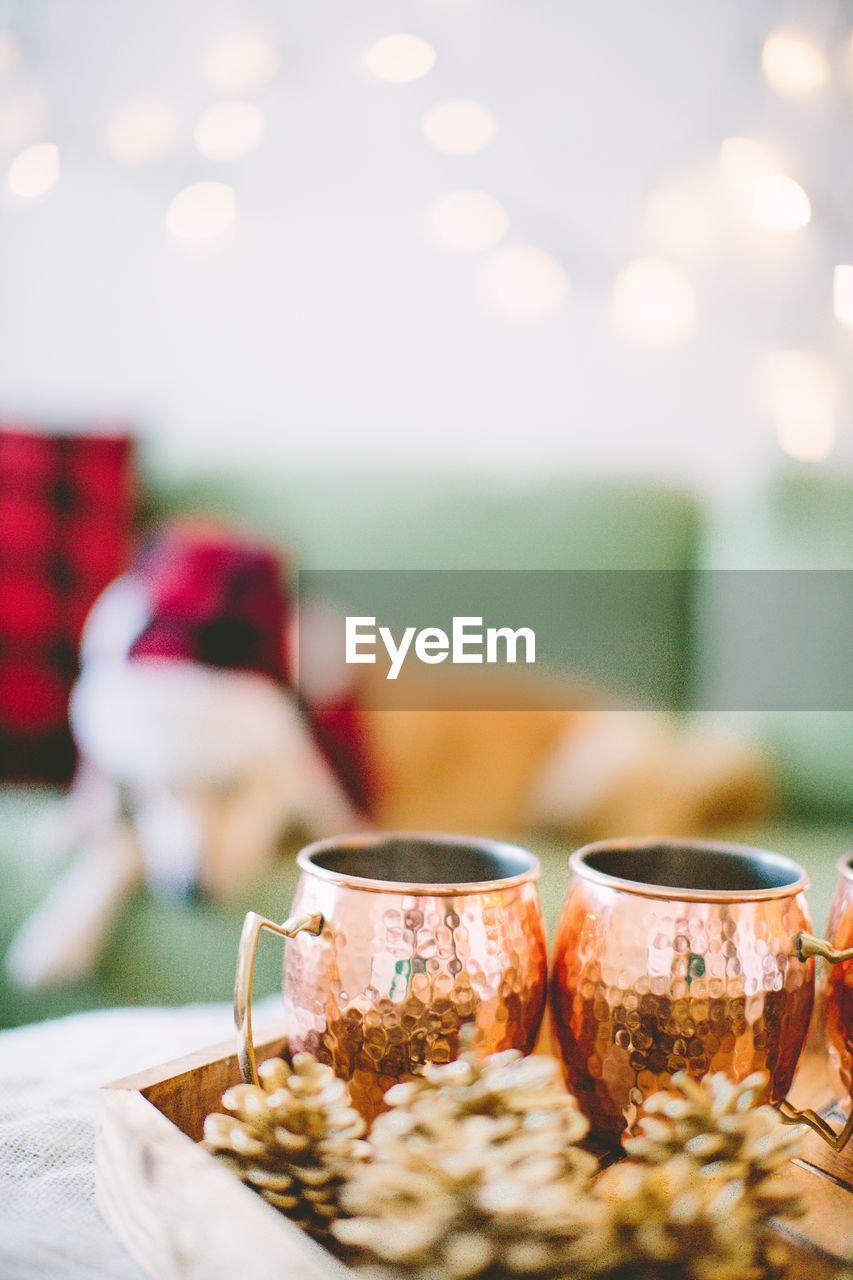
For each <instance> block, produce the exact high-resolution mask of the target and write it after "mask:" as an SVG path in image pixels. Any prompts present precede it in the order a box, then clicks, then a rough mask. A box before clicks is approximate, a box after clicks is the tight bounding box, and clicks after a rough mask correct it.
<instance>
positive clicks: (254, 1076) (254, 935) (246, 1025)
mask: <svg viewBox="0 0 853 1280" xmlns="http://www.w3.org/2000/svg"><path fill="white" fill-rule="evenodd" d="M324 923H325V921H324V919H323V916H322V914H321V913H320V912H319V911H314V912H311V913H310V914H307V915H302V916H290V918H289V919H287V920H285V922H284V924H276V923H275V921H273V920H267V919H265V918H264V916H259V915H258V914H257V912H256V911H249V912H248V913H247V915H246V919H245V920H244V921H243V932H242V933H241V935H240V949H239V951H238V953H237V976H236V978H235V980H234V1025H235V1027H236V1028H237V1057H238V1059H239V1062H240V1074H241V1075H242V1077H243V1079H244V1080H245V1082H246V1084H257V1083H258V1065H257V1062H256V1060H255V1042H254V1040H253V1038H252V991H253V988H254V985H255V962H256V961H257V958H258V943H259V942H260V940H261V932H262V931H263V930H264V929H268V930H269V931H270V933H277V934H278V935H279V937H281V938H293V937H295V936H296V934H297V933H310V934H312V935H313V936H314V937H315V938H316V937H317V935H318V934H320V933H322V932H323V925H324Z"/></svg>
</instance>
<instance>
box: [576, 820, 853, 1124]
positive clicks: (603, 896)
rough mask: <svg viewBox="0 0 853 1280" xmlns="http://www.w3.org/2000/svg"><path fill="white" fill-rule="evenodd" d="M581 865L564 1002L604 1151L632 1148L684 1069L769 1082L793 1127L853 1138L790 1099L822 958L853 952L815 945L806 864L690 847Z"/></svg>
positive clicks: (646, 849) (597, 848)
mask: <svg viewBox="0 0 853 1280" xmlns="http://www.w3.org/2000/svg"><path fill="white" fill-rule="evenodd" d="M570 866H571V868H572V871H573V873H574V878H573V880H572V884H571V886H570V888H569V892H568V896H567V898H566V901H565V903H564V906H563V911H562V915H561V918H560V923H559V927H558V931H557V937H556V944H555V951H554V957H553V965H552V977H551V1003H552V1009H553V1014H554V1022H555V1028H556V1032H557V1036H558V1039H559V1043H560V1047H561V1051H562V1055H563V1061H564V1064H565V1068H566V1074H567V1080H568V1085H569V1088H570V1089H571V1091H572V1092H573V1093H574V1094H575V1095H576V1097H577V1099H578V1102H579V1104H580V1106H581V1108H582V1109H583V1111H584V1112H585V1113H586V1115H587V1117H588V1118H589V1120H590V1124H591V1127H592V1131H593V1133H594V1134H595V1135H596V1136H597V1137H598V1138H600V1139H602V1140H603V1141H605V1142H610V1143H615V1142H618V1141H619V1139H620V1137H621V1134H622V1132H623V1131H624V1130H626V1129H627V1130H628V1131H630V1130H631V1128H632V1126H633V1125H634V1123H635V1121H636V1119H637V1117H638V1114H639V1113H640V1111H641V1108H642V1105H643V1102H644V1101H645V1099H646V1098H647V1097H648V1096H649V1095H650V1094H652V1093H654V1092H655V1091H656V1090H658V1089H662V1088H666V1087H667V1085H668V1084H669V1082H670V1080H671V1078H672V1076H673V1075H674V1074H675V1073H676V1072H678V1071H684V1070H686V1071H687V1072H689V1074H690V1075H692V1076H694V1077H696V1078H697V1079H700V1078H701V1077H702V1076H704V1075H706V1074H707V1073H708V1072H714V1071H723V1072H725V1073H726V1074H727V1075H728V1076H730V1077H731V1078H732V1079H734V1080H742V1079H744V1077H746V1076H748V1075H749V1074H750V1073H751V1072H753V1071H756V1070H759V1069H764V1070H766V1071H767V1072H768V1075H769V1088H768V1095H769V1101H771V1102H773V1103H777V1104H781V1111H782V1115H783V1118H784V1119H786V1120H788V1121H790V1122H791V1123H806V1124H809V1125H810V1126H811V1127H812V1128H814V1129H816V1130H817V1131H818V1132H819V1133H821V1135H822V1136H823V1137H824V1138H826V1139H827V1140H833V1141H834V1144H835V1145H840V1144H841V1143H842V1142H844V1141H846V1137H845V1135H843V1134H842V1135H835V1134H833V1133H832V1131H831V1130H830V1129H829V1128H828V1126H827V1125H826V1122H825V1121H824V1120H822V1119H821V1117H819V1116H817V1115H815V1113H814V1112H813V1111H806V1112H798V1111H796V1110H795V1109H794V1108H793V1107H792V1106H791V1104H790V1103H787V1102H784V1101H783V1099H784V1098H785V1096H786V1094H787V1092H788V1089H789V1087H790V1084H791V1080H792V1078H793V1075H794V1070H795V1068H796V1066H797V1062H798V1060H799V1057H800V1054H801V1052H802V1048H803V1045H804V1043H805V1039H806V1034H807V1031H808V1026H809V1018H810V1015H811V1011H812V1005H813V1002H814V959H813V957H814V956H816V955H821V956H824V958H826V959H828V960H830V961H833V962H837V961H840V960H844V959H846V958H849V957H850V956H851V955H853V952H843V951H839V950H838V949H837V948H834V947H832V946H831V945H830V944H829V943H826V942H823V941H821V940H820V939H817V938H814V937H813V936H812V935H811V933H809V930H810V928H811V920H810V917H809V910H808V906H807V903H806V899H805V896H804V895H805V890H806V889H807V888H808V885H809V880H808V877H807V875H806V873H805V871H804V870H803V869H802V867H800V866H798V865H797V863H796V862H793V861H792V860H791V859H790V858H786V857H783V856H782V855H781V854H775V853H768V852H765V851H764V850H760V849H751V848H746V847H744V846H741V845H734V844H717V843H706V842H702V841H690V840H648V841H646V840H608V841H601V842H599V843H597V844H592V845H587V846H586V847H585V848H582V849H578V850H577V851H576V852H575V853H574V854H572V857H571V859H570ZM848 1128H849V1126H848ZM847 1136H849V1135H847Z"/></svg>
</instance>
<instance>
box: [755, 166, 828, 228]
mask: <svg viewBox="0 0 853 1280" xmlns="http://www.w3.org/2000/svg"><path fill="white" fill-rule="evenodd" d="M746 197H747V198H746V200H745V202H744V209H745V211H746V212H748V214H749V215H750V217H751V218H752V219H753V220H754V221H755V222H756V223H757V224H758V225H759V226H760V227H763V228H765V229H766V230H767V231H800V230H802V228H803V227H806V226H808V224H809V222H810V221H811V216H812V208H811V202H810V201H809V198H808V196H807V195H806V193H805V191H804V190H803V188H802V187H801V186H800V184H799V183H798V182H796V181H795V180H794V179H793V178H789V177H788V176H787V174H784V173H759V174H756V176H755V178H754V179H753V180H752V182H751V183H750V184H749V188H748V191H747V193H746Z"/></svg>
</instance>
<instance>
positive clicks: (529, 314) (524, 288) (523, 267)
mask: <svg viewBox="0 0 853 1280" xmlns="http://www.w3.org/2000/svg"><path fill="white" fill-rule="evenodd" d="M483 282H484V288H485V294H486V298H487V299H488V301H489V302H490V303H491V305H492V306H493V307H494V308H495V310H496V311H498V312H500V313H501V314H502V315H504V316H506V317H507V318H509V319H511V320H523V321H527V320H538V319H540V318H541V317H542V316H546V315H548V314H549V313H550V312H552V311H556V309H557V308H558V307H559V306H560V305H561V304H562V303H563V302H564V301H565V299H566V297H567V296H568V292H569V278H568V276H567V275H566V271H565V269H564V267H563V266H562V264H561V263H559V262H558V261H557V259H556V258H554V257H552V256H551V254H550V253H546V252H545V250H544V249H537V248H536V247H535V246H534V245H527V244H517V245H511V246H508V247H507V248H505V249H499V250H498V251H497V253H494V254H492V256H491V257H490V258H489V260H488V261H487V262H486V264H485V267H484V275H483Z"/></svg>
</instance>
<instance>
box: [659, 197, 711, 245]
mask: <svg viewBox="0 0 853 1280" xmlns="http://www.w3.org/2000/svg"><path fill="white" fill-rule="evenodd" d="M646 225H647V227H648V229H649V232H650V233H651V235H652V236H653V237H654V238H655V240H657V241H658V243H659V244H661V245H663V246H664V248H666V249H669V250H671V251H672V252H674V253H688V254H689V253H700V252H701V251H702V250H703V249H707V248H708V246H709V244H710V243H711V241H712V239H713V236H714V220H713V218H712V216H711V212H710V210H709V208H708V206H707V204H706V203H705V202H704V201H703V200H702V199H701V198H700V197H699V196H698V195H695V194H694V193H693V192H692V191H686V190H684V189H683V188H680V187H659V188H658V189H657V190H655V191H652V192H651V194H650V195H649V197H648V200H647V201H646Z"/></svg>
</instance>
